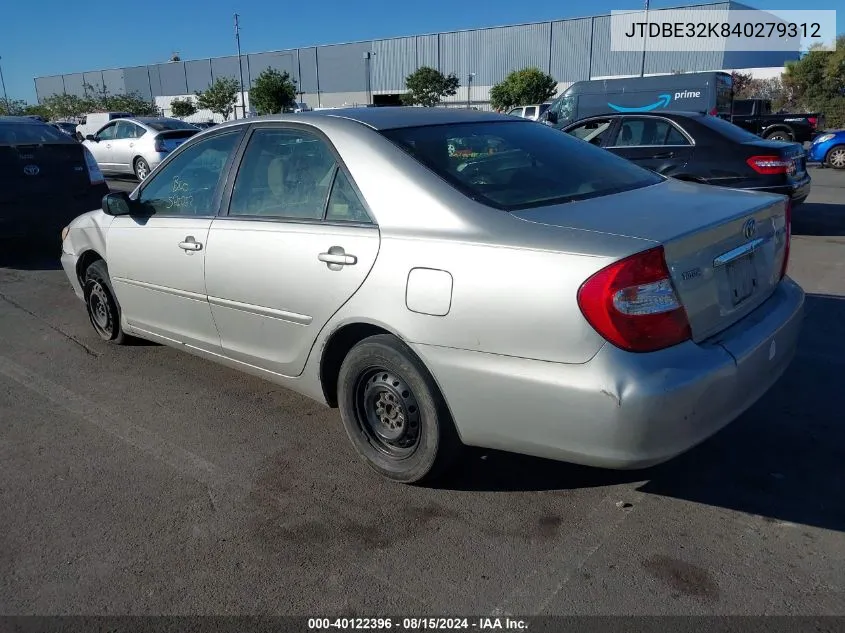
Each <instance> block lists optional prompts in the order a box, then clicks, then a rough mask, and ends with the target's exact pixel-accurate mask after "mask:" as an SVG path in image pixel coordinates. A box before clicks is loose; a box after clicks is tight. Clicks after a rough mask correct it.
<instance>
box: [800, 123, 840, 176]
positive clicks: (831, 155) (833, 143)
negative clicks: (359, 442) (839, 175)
mask: <svg viewBox="0 0 845 633" xmlns="http://www.w3.org/2000/svg"><path fill="white" fill-rule="evenodd" d="M807 158H808V160H810V161H812V162H814V163H822V164H823V165H828V166H830V167H833V168H834V169H845V130H839V131H838V132H825V133H824V134H819V135H818V136H817V137H816V138H815V139H813V144H812V145H811V146H810V151H809V153H808V155H807Z"/></svg>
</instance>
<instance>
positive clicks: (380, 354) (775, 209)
mask: <svg viewBox="0 0 845 633" xmlns="http://www.w3.org/2000/svg"><path fill="white" fill-rule="evenodd" d="M789 245H790V206H789V201H788V200H787V198H785V197H782V196H777V195H770V194H760V193H750V192H743V191H735V190H729V189H722V188H717V187H710V186H703V185H696V184H692V183H683V182H679V181H674V180H671V179H666V178H664V177H662V176H659V175H656V174H654V173H652V172H649V171H646V170H644V169H642V168H640V167H638V166H636V165H634V164H633V163H630V162H628V161H626V160H624V159H622V158H619V157H617V156H614V155H613V154H611V153H610V152H606V151H604V150H601V149H598V148H596V147H593V146H591V145H590V144H588V143H585V142H583V141H581V140H579V139H577V138H573V137H571V136H569V135H567V134H562V133H560V132H558V131H557V130H553V129H551V128H548V127H546V126H542V125H535V124H533V123H531V122H529V121H527V120H524V119H518V118H515V117H510V116H505V115H495V114H487V113H482V112H476V111H465V110H456V109H445V108H444V109H439V108H431V109H429V108H366V109H346V110H342V111H325V112H312V113H301V114H297V115H290V116H285V115H282V116H273V117H268V118H258V119H249V120H247V121H237V122H231V123H228V124H223V125H218V126H216V127H215V128H213V129H212V130H208V131H206V132H204V133H203V134H202V135H200V136H197V137H196V138H194V139H191V140H190V141H188V142H187V143H186V144H185V145H183V146H182V147H181V148H179V150H177V151H176V152H174V153H173V154H172V155H170V156H169V157H168V158H167V159H166V160H165V161H164V163H163V164H162V165H161V166H160V167H159V169H158V170H157V171H156V172H155V173H154V174H153V175H152V176H151V177H150V178H148V179H147V180H146V181H145V182H144V183H143V184H142V185H141V186H140V187H139V188H138V189H137V190H136V191H135V192H134V193H133V194H132V195H131V196H129V195H127V194H125V193H113V194H109V196H107V197H106V198H105V199H104V208H103V209H102V210H96V211H92V212H90V213H87V214H85V215H83V216H81V217H79V218H78V219H76V220H75V221H74V222H73V223H72V224H71V225H70V226H69V227H68V228H67V229H66V230H65V231H64V234H63V244H62V251H63V254H62V263H63V266H64V269H65V271H66V273H67V276H68V279H69V280H70V283H71V285H72V286H73V288H74V290H75V292H76V294H77V295H78V297H79V298H80V299H82V300H83V301H84V302H85V305H86V306H87V310H88V314H89V317H90V320H91V323H92V325H93V328H94V331H95V332H96V333H97V334H98V335H99V336H100V337H101V338H102V339H104V340H105V341H109V342H111V343H122V342H124V341H126V340H127V338H128V337H130V336H135V337H142V338H145V339H149V340H152V341H157V342H160V343H163V344H166V345H171V346H173V347H176V348H178V349H182V350H185V351H187V352H190V353H193V354H197V355H199V356H201V357H204V358H206V359H210V360H212V361H216V362H219V363H223V364H225V365H228V366H230V367H233V368H236V369H239V370H243V371H245V372H249V373H252V374H254V375H256V376H260V377H262V378H265V379H267V380H270V381H272V382H274V383H277V384H279V385H282V386H284V387H287V388H290V389H293V390H295V391H298V392H300V393H302V394H305V395H306V396H309V397H311V398H313V399H314V400H317V401H319V402H321V403H324V404H327V405H329V406H332V407H338V408H339V409H340V414H341V419H342V421H343V425H344V427H345V429H346V432H347V434H348V436H349V439H350V440H351V442H352V444H353V446H354V447H355V449H356V451H357V452H358V453H359V455H360V456H361V457H362V458H363V459H364V460H365V461H366V462H367V463H368V464H369V465H370V466H371V467H372V468H374V469H375V470H376V471H378V472H379V473H381V474H382V475H384V476H386V477H388V478H391V479H393V480H397V481H401V482H409V483H410V482H419V481H422V480H424V479H427V478H433V477H435V476H437V475H438V474H442V473H443V472H444V471H445V469H446V468H447V467H448V466H449V464H450V463H453V462H454V460H455V457H456V455H457V454H458V453H459V449H460V448H461V446H463V445H473V446H480V447H490V448H497V449H504V450H508V451H514V452H519V453H525V454H531V455H537V456H541V457H547V458H552V459H557V460H563V461H570V462H577V463H581V464H589V465H593V466H601V467H607V468H636V467H644V466H648V465H651V464H656V463H659V462H663V461H665V460H668V459H670V458H672V457H673V456H676V455H678V454H679V453H682V452H684V451H686V450H688V449H689V448H691V447H692V446H694V445H696V444H698V443H699V442H701V441H703V440H704V439H705V438H707V437H708V436H710V435H712V434H714V433H715V432H716V431H718V430H719V429H721V428H722V427H724V426H725V425H726V424H728V423H729V422H731V421H732V420H734V419H735V418H737V417H738V416H739V415H740V414H741V413H742V412H743V411H745V410H746V409H747V408H748V407H750V406H751V405H752V404H754V402H755V401H757V400H758V399H759V398H761V397H762V396H763V395H764V394H765V393H766V391H767V390H768V389H769V388H770V387H771V386H772V385H773V384H774V383H775V381H777V380H778V378H779V377H780V376H781V375H782V374H783V372H784V370H785V369H786V368H787V366H788V365H789V363H790V361H791V359H792V358H793V355H794V352H795V349H796V340H797V338H798V334H799V330H800V325H801V322H802V316H803V305H804V293H803V291H802V290H801V288H800V287H799V286H798V285H797V284H795V283H794V282H793V281H792V280H790V278H789V277H787V276H786V275H785V273H786V267H787V262H788V257H789Z"/></svg>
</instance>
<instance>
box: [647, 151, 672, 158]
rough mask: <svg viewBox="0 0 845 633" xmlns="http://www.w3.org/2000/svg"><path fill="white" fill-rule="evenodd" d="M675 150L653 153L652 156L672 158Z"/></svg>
mask: <svg viewBox="0 0 845 633" xmlns="http://www.w3.org/2000/svg"><path fill="white" fill-rule="evenodd" d="M674 156H675V152H661V153H659V154H654V155H653V156H652V158H674Z"/></svg>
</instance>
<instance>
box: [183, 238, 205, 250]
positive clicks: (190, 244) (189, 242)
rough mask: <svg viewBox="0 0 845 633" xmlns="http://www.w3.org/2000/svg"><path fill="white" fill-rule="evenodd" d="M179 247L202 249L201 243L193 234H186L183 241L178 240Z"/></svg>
mask: <svg viewBox="0 0 845 633" xmlns="http://www.w3.org/2000/svg"><path fill="white" fill-rule="evenodd" d="M179 248H181V249H182V250H183V251H199V250H202V244H201V243H200V242H197V241H196V240H195V239H194V236H193V235H188V236H187V237H186V238H185V241H184V242H179Z"/></svg>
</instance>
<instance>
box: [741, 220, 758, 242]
mask: <svg viewBox="0 0 845 633" xmlns="http://www.w3.org/2000/svg"><path fill="white" fill-rule="evenodd" d="M756 233H757V222H755V221H754V218H751V219H750V220H746V221H745V224H743V225H742V236H743V237H744V238H745V239H747V240H750V239H751V238H752V237H754V235H755V234H756Z"/></svg>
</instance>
